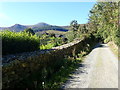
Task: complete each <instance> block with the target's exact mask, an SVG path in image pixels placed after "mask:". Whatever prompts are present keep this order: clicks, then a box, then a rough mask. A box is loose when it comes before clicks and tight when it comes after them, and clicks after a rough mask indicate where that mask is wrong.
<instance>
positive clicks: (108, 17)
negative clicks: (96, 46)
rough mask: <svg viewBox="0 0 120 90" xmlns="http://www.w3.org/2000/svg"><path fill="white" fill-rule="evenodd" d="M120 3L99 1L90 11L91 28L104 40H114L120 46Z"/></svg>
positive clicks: (92, 31)
mask: <svg viewBox="0 0 120 90" xmlns="http://www.w3.org/2000/svg"><path fill="white" fill-rule="evenodd" d="M118 7H119V6H118V3H117V2H97V3H96V4H95V5H94V7H93V8H92V10H91V11H90V17H89V19H90V20H89V25H88V26H89V30H90V31H91V33H94V34H96V36H99V37H100V38H102V39H103V40H104V42H105V43H107V42H109V41H114V42H115V43H116V44H117V45H118V46H120V30H118V23H119V22H118Z"/></svg>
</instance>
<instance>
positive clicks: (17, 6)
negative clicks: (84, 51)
mask: <svg viewBox="0 0 120 90" xmlns="http://www.w3.org/2000/svg"><path fill="white" fill-rule="evenodd" d="M94 4H95V2H1V3H0V27H8V26H11V25H14V24H22V25H33V24H37V23H39V22H45V23H48V24H51V25H59V26H65V25H69V24H70V22H71V21H72V20H77V21H78V23H80V24H84V23H87V21H88V14H89V10H91V8H92V7H93V6H94Z"/></svg>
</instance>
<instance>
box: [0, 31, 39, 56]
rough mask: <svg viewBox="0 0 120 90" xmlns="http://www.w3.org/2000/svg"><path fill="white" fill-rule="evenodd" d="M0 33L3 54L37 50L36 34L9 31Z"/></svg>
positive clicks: (37, 39) (37, 40)
mask: <svg viewBox="0 0 120 90" xmlns="http://www.w3.org/2000/svg"><path fill="white" fill-rule="evenodd" d="M0 34H1V35H2V54H3V55H6V54H13V53H21V52H29V51H35V50H39V45H40V41H39V38H38V37H37V36H36V35H31V34H30V33H29V34H28V33H25V32H11V31H3V32H0Z"/></svg>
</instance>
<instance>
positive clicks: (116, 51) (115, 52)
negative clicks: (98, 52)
mask: <svg viewBox="0 0 120 90" xmlns="http://www.w3.org/2000/svg"><path fill="white" fill-rule="evenodd" d="M108 45H109V46H110V49H111V51H112V52H113V53H114V55H115V56H116V57H117V58H120V55H119V54H118V52H119V51H118V47H117V45H115V43H114V42H109V43H108Z"/></svg>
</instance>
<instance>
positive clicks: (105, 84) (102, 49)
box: [62, 44, 118, 89]
mask: <svg viewBox="0 0 120 90" xmlns="http://www.w3.org/2000/svg"><path fill="white" fill-rule="evenodd" d="M62 88H64V89H65V88H118V59H117V57H115V56H114V54H113V53H112V52H111V50H110V49H109V47H108V45H107V44H101V45H99V46H97V47H96V48H94V49H93V50H92V51H91V53H90V54H89V55H88V56H86V58H85V60H84V62H83V63H82V64H80V67H79V68H78V69H77V70H76V71H75V72H73V74H72V75H71V76H70V78H69V80H68V81H67V82H66V83H65V84H64V85H62Z"/></svg>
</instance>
